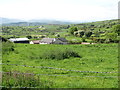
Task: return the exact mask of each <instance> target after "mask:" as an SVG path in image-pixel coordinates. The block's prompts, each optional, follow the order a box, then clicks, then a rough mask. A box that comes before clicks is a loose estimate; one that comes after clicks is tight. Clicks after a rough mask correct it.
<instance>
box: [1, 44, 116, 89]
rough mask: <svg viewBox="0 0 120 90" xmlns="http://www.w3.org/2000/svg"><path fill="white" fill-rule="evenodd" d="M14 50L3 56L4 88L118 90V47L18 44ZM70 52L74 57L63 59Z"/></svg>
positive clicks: (105, 45) (102, 45) (114, 45)
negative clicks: (64, 54) (64, 52)
mask: <svg viewBox="0 0 120 90" xmlns="http://www.w3.org/2000/svg"><path fill="white" fill-rule="evenodd" d="M13 47H14V50H11V51H8V52H7V50H6V49H5V50H4V51H5V53H3V61H2V62H3V63H4V64H3V65H2V67H3V71H4V72H5V73H4V74H3V85H2V86H5V87H41V88H118V78H117V75H118V73H115V72H117V71H118V45H117V44H94V45H30V44H14V46H13ZM66 50H68V52H70V54H69V55H68V57H65V58H63V57H62V55H63V54H62V51H66ZM71 53H76V54H77V55H78V56H79V57H78V56H76V57H75V55H74V56H73V55H71ZM50 55H54V56H55V57H54V58H51V56H50ZM61 58H63V59H61ZM6 64H8V65H6ZM14 64H17V65H14ZM30 66H31V67H30ZM30 73H31V74H30Z"/></svg>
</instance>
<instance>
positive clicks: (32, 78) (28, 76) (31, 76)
mask: <svg viewBox="0 0 120 90" xmlns="http://www.w3.org/2000/svg"><path fill="white" fill-rule="evenodd" d="M0 65H9V66H21V67H29V68H35V69H37V68H43V69H56V70H63V71H71V72H78V73H96V74H99V73H103V74H111V73H118V72H116V71H112V72H99V71H79V70H71V69H63V68H55V67H46V66H28V65H19V64H6V63H1V64H0ZM0 74H3V80H6V82H5V85H6V84H7V86H9V83H10V81H11V79H10V78H12V79H14V83H15V85H18V86H19V83H25V84H24V85H26V86H27V87H26V86H24V85H23V86H20V88H21V87H22V88H36V87H34V86H40V85H41V84H40V82H39V76H57V77H58V76H61V77H75V78H77V77H80V78H84V77H85V78H87V77H88V78H95V77H96V78H118V76H85V75H84V76H74V75H55V74H40V73H37V74H34V73H21V72H0ZM9 77H10V78H9ZM36 78H37V79H36ZM7 79H8V80H7ZM18 79H21V80H18ZM23 79H24V80H23ZM16 80H18V81H17V82H16ZM25 80H26V82H25ZM33 81H34V82H33ZM29 82H33V83H32V85H31V84H30V83H29ZM34 84H35V85H34ZM5 85H3V86H2V87H7V86H5ZM10 86H12V85H10ZM12 88H14V87H12Z"/></svg>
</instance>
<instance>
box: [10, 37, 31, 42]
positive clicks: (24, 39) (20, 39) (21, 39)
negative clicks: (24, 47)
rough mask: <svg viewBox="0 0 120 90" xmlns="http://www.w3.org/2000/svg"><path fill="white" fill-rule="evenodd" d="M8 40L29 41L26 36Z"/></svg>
mask: <svg viewBox="0 0 120 90" xmlns="http://www.w3.org/2000/svg"><path fill="white" fill-rule="evenodd" d="M9 40H10V41H11V42H15V41H29V39H28V38H10V39H9Z"/></svg>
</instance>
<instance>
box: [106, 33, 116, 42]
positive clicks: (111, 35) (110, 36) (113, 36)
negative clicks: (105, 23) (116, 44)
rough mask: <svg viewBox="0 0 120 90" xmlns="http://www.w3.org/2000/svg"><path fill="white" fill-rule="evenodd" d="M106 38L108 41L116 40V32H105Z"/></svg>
mask: <svg viewBox="0 0 120 90" xmlns="http://www.w3.org/2000/svg"><path fill="white" fill-rule="evenodd" d="M106 39H107V40H109V41H115V40H117V33H114V32H113V33H107V34H106Z"/></svg>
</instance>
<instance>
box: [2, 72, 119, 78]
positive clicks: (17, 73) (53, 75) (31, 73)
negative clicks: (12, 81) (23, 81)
mask: <svg viewBox="0 0 120 90" xmlns="http://www.w3.org/2000/svg"><path fill="white" fill-rule="evenodd" d="M0 73H3V74H4V73H6V74H23V75H38V76H41V75H46V76H67V77H102V78H118V76H72V75H52V74H33V73H17V72H0Z"/></svg>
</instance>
